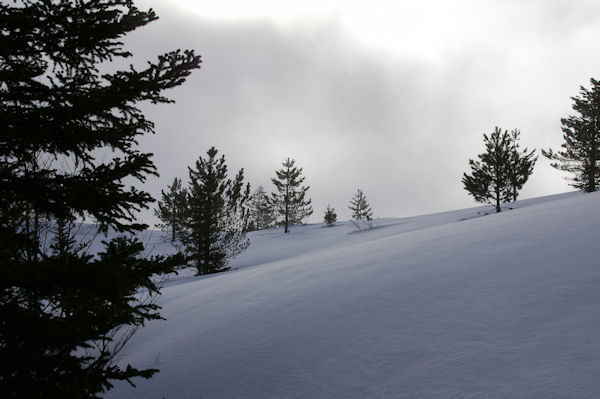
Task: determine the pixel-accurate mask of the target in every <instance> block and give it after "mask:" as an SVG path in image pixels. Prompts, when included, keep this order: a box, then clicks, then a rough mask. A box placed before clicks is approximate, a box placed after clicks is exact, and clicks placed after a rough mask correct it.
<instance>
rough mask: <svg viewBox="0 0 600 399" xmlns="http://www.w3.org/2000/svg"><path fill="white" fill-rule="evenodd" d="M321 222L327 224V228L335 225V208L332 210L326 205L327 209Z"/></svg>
mask: <svg viewBox="0 0 600 399" xmlns="http://www.w3.org/2000/svg"><path fill="white" fill-rule="evenodd" d="M323 221H324V222H325V223H327V226H329V227H331V226H333V225H335V222H337V214H336V213H335V208H332V207H331V205H327V209H325V215H324V216H323Z"/></svg>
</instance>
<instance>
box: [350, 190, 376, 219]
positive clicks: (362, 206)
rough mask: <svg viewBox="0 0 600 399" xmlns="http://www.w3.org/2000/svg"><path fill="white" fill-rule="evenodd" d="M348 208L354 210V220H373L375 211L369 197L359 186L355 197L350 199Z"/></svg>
mask: <svg viewBox="0 0 600 399" xmlns="http://www.w3.org/2000/svg"><path fill="white" fill-rule="evenodd" d="M348 208H349V209H350V210H351V211H352V219H354V220H372V219H373V211H372V210H371V205H369V203H368V202H367V197H366V196H365V194H364V193H363V191H362V190H361V189H360V188H359V189H358V191H357V192H356V194H355V195H354V197H353V198H352V199H351V200H350V205H348Z"/></svg>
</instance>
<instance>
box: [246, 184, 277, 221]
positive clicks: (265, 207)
mask: <svg viewBox="0 0 600 399" xmlns="http://www.w3.org/2000/svg"><path fill="white" fill-rule="evenodd" d="M276 219H277V215H275V211H274V210H273V206H272V205H271V201H270V200H269V197H268V195H267V193H266V191H265V188H264V187H263V186H258V188H257V189H256V190H255V191H254V193H252V196H251V197H250V201H249V202H248V226H250V227H249V228H248V230H249V231H252V230H264V229H268V228H270V227H273V225H274V224H275V221H276Z"/></svg>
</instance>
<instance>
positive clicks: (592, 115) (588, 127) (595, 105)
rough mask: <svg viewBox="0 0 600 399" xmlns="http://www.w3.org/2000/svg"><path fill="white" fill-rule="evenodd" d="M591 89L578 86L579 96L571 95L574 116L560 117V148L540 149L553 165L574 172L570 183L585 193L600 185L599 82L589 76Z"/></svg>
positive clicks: (594, 189)
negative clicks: (561, 137)
mask: <svg viewBox="0 0 600 399" xmlns="http://www.w3.org/2000/svg"><path fill="white" fill-rule="evenodd" d="M590 81H591V84H592V88H591V90H588V89H586V88H585V87H583V86H581V87H580V95H581V97H571V99H572V100H573V110H574V111H576V112H577V113H578V114H579V115H578V116H569V117H568V118H562V119H561V123H562V131H563V139H564V140H565V141H564V143H563V144H561V147H562V148H563V150H562V151H558V152H554V151H552V150H551V149H549V150H548V151H545V150H542V154H543V155H544V156H545V157H547V158H549V159H551V160H553V161H554V162H553V163H552V164H551V165H552V166H553V167H554V168H556V169H559V170H563V171H565V172H569V173H572V174H574V175H575V176H574V177H571V178H567V180H570V181H571V183H570V185H571V186H573V187H575V188H576V189H578V190H582V191H585V192H593V191H596V190H597V189H598V187H599V185H600V81H598V80H595V79H593V78H592V79H590Z"/></svg>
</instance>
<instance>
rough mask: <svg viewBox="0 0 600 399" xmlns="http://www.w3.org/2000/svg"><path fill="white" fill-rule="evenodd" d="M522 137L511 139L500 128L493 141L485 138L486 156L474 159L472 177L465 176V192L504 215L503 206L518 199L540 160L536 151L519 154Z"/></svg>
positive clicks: (497, 129)
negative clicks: (534, 154)
mask: <svg viewBox="0 0 600 399" xmlns="http://www.w3.org/2000/svg"><path fill="white" fill-rule="evenodd" d="M518 137H519V132H518V131H513V133H512V135H511V134H509V133H508V131H504V132H502V130H501V129H500V128H498V127H496V128H495V130H494V132H493V133H492V134H491V135H490V136H489V137H488V135H486V134H484V135H483V141H484V143H485V147H486V152H484V153H483V154H479V155H478V158H479V160H478V161H474V160H472V159H470V160H469V165H470V166H471V174H470V175H468V174H466V173H465V174H463V178H462V182H463V184H464V186H465V190H467V191H468V192H469V194H471V195H472V196H473V197H474V198H475V200H476V201H478V202H482V203H489V204H491V205H494V206H495V208H496V212H501V211H502V209H501V207H500V204H501V203H502V202H509V201H511V200H514V199H516V198H517V195H518V190H519V189H520V188H521V187H522V186H523V184H525V182H526V181H527V179H528V178H529V175H531V173H532V171H533V165H534V164H535V161H536V159H537V158H534V157H533V153H534V151H535V150H533V151H531V152H527V149H525V150H524V151H523V152H519V150H518V143H517V140H518Z"/></svg>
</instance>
